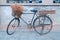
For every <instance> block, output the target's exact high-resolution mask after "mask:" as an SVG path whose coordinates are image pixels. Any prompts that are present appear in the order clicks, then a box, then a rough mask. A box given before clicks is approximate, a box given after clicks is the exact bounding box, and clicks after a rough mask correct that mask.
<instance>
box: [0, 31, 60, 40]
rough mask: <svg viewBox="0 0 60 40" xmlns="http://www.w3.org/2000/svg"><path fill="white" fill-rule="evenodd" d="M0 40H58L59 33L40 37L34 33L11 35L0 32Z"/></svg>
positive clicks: (25, 32)
mask: <svg viewBox="0 0 60 40" xmlns="http://www.w3.org/2000/svg"><path fill="white" fill-rule="evenodd" d="M0 40H60V32H50V33H48V34H46V35H42V36H41V35H39V34H37V33H36V32H35V31H16V32H15V33H14V34H13V35H7V33H6V31H0Z"/></svg>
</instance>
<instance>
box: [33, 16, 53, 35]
mask: <svg viewBox="0 0 60 40" xmlns="http://www.w3.org/2000/svg"><path fill="white" fill-rule="evenodd" d="M33 28H34V30H35V31H36V32H37V33H39V34H40V35H44V34H47V33H49V32H50V31H51V29H52V20H51V19H50V18H49V17H48V16H39V17H37V18H36V19H35V20H34V22H33Z"/></svg>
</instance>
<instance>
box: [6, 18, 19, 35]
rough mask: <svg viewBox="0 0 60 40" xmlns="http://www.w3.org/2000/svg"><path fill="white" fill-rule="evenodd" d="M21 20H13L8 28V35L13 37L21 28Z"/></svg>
mask: <svg viewBox="0 0 60 40" xmlns="http://www.w3.org/2000/svg"><path fill="white" fill-rule="evenodd" d="M19 22H20V21H19V18H13V19H12V20H11V21H10V23H9V24H8V26H7V30H6V31H7V34H8V35H12V34H13V33H14V32H15V30H16V28H17V27H18V26H19Z"/></svg>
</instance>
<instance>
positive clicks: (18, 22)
mask: <svg viewBox="0 0 60 40" xmlns="http://www.w3.org/2000/svg"><path fill="white" fill-rule="evenodd" d="M14 20H17V26H16V27H18V26H19V24H20V20H19V18H13V19H12V20H11V21H10V22H9V24H8V26H7V30H6V32H7V34H8V35H12V34H13V33H14V32H15V30H14V31H13V32H12V33H9V31H8V30H9V27H11V26H10V25H11V23H12V22H13V21H14Z"/></svg>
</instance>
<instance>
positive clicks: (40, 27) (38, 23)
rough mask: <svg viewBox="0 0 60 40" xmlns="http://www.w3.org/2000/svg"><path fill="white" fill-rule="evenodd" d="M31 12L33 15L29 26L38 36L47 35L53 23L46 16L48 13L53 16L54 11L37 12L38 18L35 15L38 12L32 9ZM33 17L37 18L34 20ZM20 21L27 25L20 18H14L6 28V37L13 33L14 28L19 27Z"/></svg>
mask: <svg viewBox="0 0 60 40" xmlns="http://www.w3.org/2000/svg"><path fill="white" fill-rule="evenodd" d="M31 11H32V12H33V14H34V15H33V17H32V20H31V23H30V26H31V27H32V28H34V30H35V31H36V32H37V33H38V34H40V35H44V34H47V33H49V32H50V31H51V29H52V26H53V22H52V20H51V18H50V17H49V16H48V15H47V14H49V13H50V14H53V13H54V12H55V11H46V10H42V11H39V13H38V14H39V16H37V15H36V14H37V11H38V10H36V9H34V10H31ZM22 14H31V13H22ZM35 15H36V16H37V17H36V18H35V19H34V17H35ZM33 19H34V20H33ZM20 20H22V21H24V22H25V23H26V24H27V25H29V24H28V23H27V22H26V21H25V20H24V19H23V18H22V17H20V18H16V17H14V18H13V19H12V20H11V21H10V22H9V24H8V26H7V30H6V32H7V34H8V35H12V34H13V33H14V32H15V30H16V28H17V27H19V24H20Z"/></svg>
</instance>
